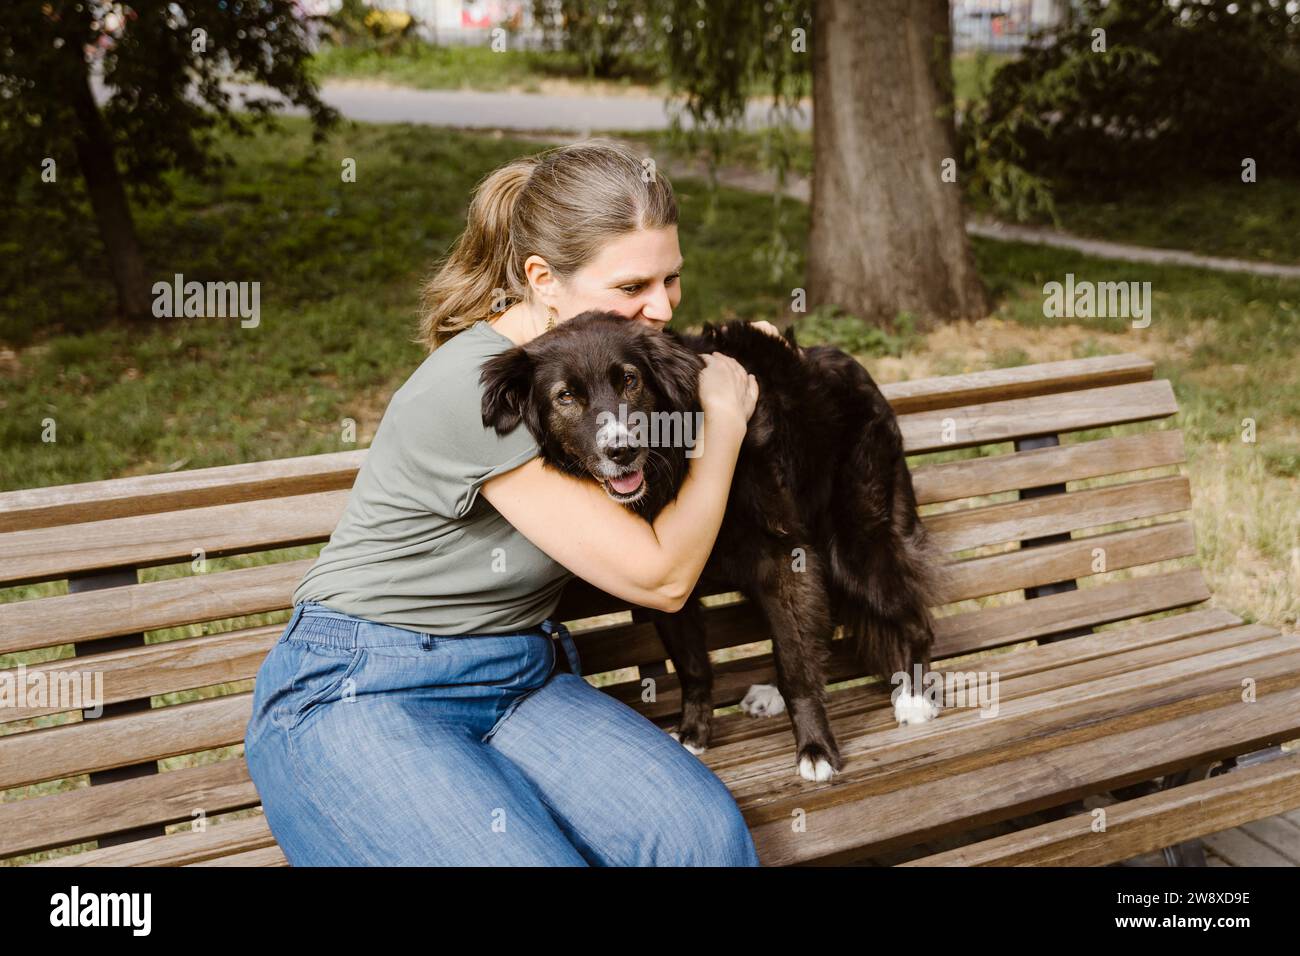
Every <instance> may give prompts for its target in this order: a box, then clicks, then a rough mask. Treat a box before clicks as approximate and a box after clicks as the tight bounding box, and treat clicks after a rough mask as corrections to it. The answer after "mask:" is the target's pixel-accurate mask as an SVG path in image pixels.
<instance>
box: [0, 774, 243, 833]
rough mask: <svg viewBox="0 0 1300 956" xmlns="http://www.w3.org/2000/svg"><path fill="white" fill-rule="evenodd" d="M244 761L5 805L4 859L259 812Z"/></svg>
mask: <svg viewBox="0 0 1300 956" xmlns="http://www.w3.org/2000/svg"><path fill="white" fill-rule="evenodd" d="M259 802H260V801H259V798H258V795H257V788H256V787H254V786H253V781H252V779H251V778H250V777H249V776H248V766H247V764H245V762H244V758H242V757H236V758H231V759H229V760H221V761H218V762H217V763H212V764H204V765H202V766H198V767H184V768H181V769H179V770H168V771H164V772H162V773H156V774H148V775H147V776H142V777H133V778H131V779H129V780H117V781H113V782H111V783H101V784H97V785H96V786H93V787H79V788H77V789H76V790H68V791H65V792H63V793H54V794H50V795H49V796H44V797H28V798H27V799H25V800H15V801H9V802H5V803H0V858H3V857H7V856H15V855H18V854H24V853H33V852H36V851H38V850H45V849H49V848H51V847H56V846H66V845H71V844H76V843H81V842H85V841H87V840H93V839H96V838H97V837H100V836H104V835H106V834H111V833H120V832H122V831H125V830H133V829H137V828H139V827H145V826H150V825H157V824H171V823H180V822H183V821H185V820H190V819H192V818H193V814H194V811H195V810H198V809H202V810H203V812H204V813H205V814H207V815H208V816H213V815H215V814H218V813H225V812H227V811H230V810H242V809H244V808H245V807H253V806H257V804H258V803H259Z"/></svg>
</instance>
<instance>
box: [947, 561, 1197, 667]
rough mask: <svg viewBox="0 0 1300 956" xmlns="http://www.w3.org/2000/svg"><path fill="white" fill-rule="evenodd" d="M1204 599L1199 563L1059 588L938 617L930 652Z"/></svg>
mask: <svg viewBox="0 0 1300 956" xmlns="http://www.w3.org/2000/svg"><path fill="white" fill-rule="evenodd" d="M1209 599H1210V589H1209V588H1208V587H1207V586H1206V584H1205V576H1204V575H1203V574H1202V573H1201V570H1200V569H1199V568H1188V569H1185V570H1182V571H1171V572H1169V573H1166V574H1159V575H1147V576H1145V577H1140V578H1132V579H1130V580H1126V581H1116V582H1113V583H1109V584H1103V585H1099V586H1097V587H1084V588H1080V589H1079V590H1077V591H1063V592H1061V593H1059V594H1051V595H1046V596H1043V597H1037V598H1034V599H1033V600H1026V601H1020V602H1017V603H1015V604H1006V605H1002V606H999V607H989V608H983V609H981V610H979V611H969V612H966V613H964V614H952V615H949V616H947V617H941V618H939V619H938V620H937V621H936V622H935V642H934V655H935V656H936V657H947V656H950V655H953V654H965V653H968V652H970V651H975V650H982V649H985V648H990V647H997V646H998V645H999V644H1007V643H1011V642H1013V641H1029V640H1034V639H1037V638H1042V637H1050V636H1052V635H1054V634H1063V633H1065V632H1067V631H1074V630H1076V629H1078V628H1082V627H1096V626H1098V625H1101V624H1113V623H1115V622H1116V621H1126V620H1128V619H1130V618H1135V617H1141V616H1142V615H1144V614H1156V613H1158V612H1160V611H1168V610H1171V609H1173V608H1179V607H1187V606H1188V605H1191V604H1200V603H1201V602H1202V601H1208V600H1209ZM1089 639H1090V638H1089Z"/></svg>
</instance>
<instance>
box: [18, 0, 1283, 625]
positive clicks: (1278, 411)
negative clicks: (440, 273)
mask: <svg viewBox="0 0 1300 956" xmlns="http://www.w3.org/2000/svg"><path fill="white" fill-rule="evenodd" d="M593 135H601V136H610V137H614V138H619V139H623V140H626V141H628V142H630V143H633V144H634V145H635V147H636V148H637V149H638V150H639V151H640V153H641V154H642V155H643V156H645V157H646V158H647V159H648V160H650V161H653V162H654V163H656V164H657V165H658V166H659V168H660V169H662V170H663V171H665V172H666V173H667V174H668V175H669V177H670V178H671V179H672V181H673V183H674V186H675V188H676V191H677V193H678V198H679V203H680V209H681V226H680V235H681V243H682V248H683V252H684V254H685V257H686V265H685V269H684V272H683V277H682V283H683V290H684V297H683V301H682V304H681V307H680V309H679V310H678V313H677V316H676V318H675V320H674V324H675V325H677V326H679V327H685V326H691V325H697V324H699V323H702V322H706V321H721V320H727V319H768V320H770V321H773V322H776V323H778V324H780V325H782V326H787V325H793V326H794V327H795V329H796V334H797V335H798V337H799V339H800V341H801V342H805V343H809V342H814V341H822V342H829V343H831V344H834V345H837V346H839V347H841V348H844V349H846V350H848V351H850V352H852V353H853V354H855V355H856V356H858V357H859V358H860V360H861V361H863V362H864V364H865V365H866V366H867V367H868V368H869V369H870V371H871V372H872V374H873V375H874V376H875V377H876V379H877V380H878V381H881V382H885V381H896V380H900V379H904V378H917V377H923V376H930V375H946V374H953V373H959V372H965V371H973V370H977V369H985V368H993V367H1004V366H1014V365H1021V364H1026V363H1030V362H1040V361H1050V360H1056V359H1067V358H1075V357H1084V356H1090V355H1100V354H1107V353H1119V352H1136V353H1139V354H1142V355H1145V356H1148V357H1150V358H1152V359H1153V360H1155V362H1156V364H1157V369H1156V373H1157V376H1159V377H1168V378H1170V379H1171V380H1172V381H1173V383H1174V386H1175V389H1176V391H1177V394H1178V398H1179V402H1180V405H1181V409H1182V411H1181V414H1180V416H1179V420H1178V421H1177V423H1176V425H1177V426H1178V427H1181V428H1183V429H1184V430H1185V431H1186V433H1187V438H1188V454H1189V465H1188V468H1189V472H1190V474H1191V477H1192V481H1193V486H1194V501H1195V508H1196V515H1195V519H1196V524H1197V527H1198V544H1199V547H1200V550H1201V560H1202V561H1203V562H1204V564H1205V567H1206V571H1207V574H1208V575H1209V576H1210V578H1211V587H1212V589H1213V590H1214V591H1215V593H1216V595H1217V596H1218V598H1219V599H1220V600H1222V601H1223V603H1224V605H1225V606H1228V607H1231V608H1233V609H1234V610H1235V611H1237V612H1238V613H1248V614H1249V613H1253V614H1254V615H1255V616H1256V617H1257V618H1258V619H1260V620H1264V621H1266V622H1268V623H1271V624H1273V625H1274V626H1278V627H1283V628H1286V629H1291V630H1293V629H1294V628H1295V626H1296V620H1297V614H1298V612H1300V596H1298V595H1300V516H1298V509H1297V508H1296V504H1295V502H1296V501H1297V492H1300V487H1297V486H1298V485H1300V387H1298V385H1300V371H1298V366H1297V357H1298V355H1297V353H1298V351H1300V350H1298V349H1297V345H1298V344H1300V3H1297V0H1237V2H1219V0H1204V2H1199V0H1183V2H1177V0H1110V2H1108V3H1102V2H1092V0H1089V2H1069V0H955V2H952V3H949V2H947V0H913V2H907V0H878V2H871V3H856V2H846V0H767V2H753V0H746V2H740V0H719V2H709V3H703V2H697V0H644V2H635V0H536V2H531V0H514V2H511V0H474V2H470V0H373V2H368V0H367V2H363V0H298V2H294V0H205V2H180V0H178V2H154V0H139V2H133V3H111V2H101V0H81V2H80V3H72V2H59V0H50V2H39V0H24V2H22V3H8V4H4V5H3V7H0V164H2V166H3V169H4V171H5V176H4V177H3V180H2V181H0V204H3V206H2V208H3V215H2V216H0V490H10V489H17V488H29V487H37V486H43V485H52V484H61V483H67V482H77V481H90V480H96V479H102V478H111V477H118V476H123V475H133V474H148V473H156V472H163V471H168V470H178V469H188V468H198V467H204V466H210V465H221V464H234V463H238V462H246V461H256V460H265V459H271V458H281V457H288V456H293V455H304V454H314V453H322V452H330V451H339V450H346V449H349V448H355V447H365V446H366V445H367V444H368V443H369V441H370V439H371V437H372V436H373V433H374V429H375V427H376V426H377V424H378V422H379V419H380V416H381V415H382V413H383V411H384V408H385V406H386V404H387V401H388V399H389V397H390V396H391V394H392V393H393V391H394V390H395V389H396V388H397V387H398V386H399V385H400V384H401V383H402V382H403V381H405V379H406V378H407V377H408V376H409V375H410V373H411V372H412V371H413V370H414V369H415V367H416V366H417V365H418V364H419V363H420V362H421V361H422V360H423V359H424V357H425V354H424V352H423V350H422V349H421V348H420V347H419V346H418V345H416V344H414V342H413V341H412V338H413V336H414V329H415V322H416V307H417V301H418V293H419V286H420V282H421V279H422V278H423V276H425V275H426V274H427V272H428V271H429V269H430V268H431V267H432V265H433V264H434V263H435V262H436V261H437V259H438V258H439V257H440V256H442V255H443V254H444V253H445V252H446V251H447V249H448V246H449V244H450V243H451V242H452V241H453V240H454V239H455V237H456V235H457V234H458V233H459V231H460V229H461V227H462V225H463V222H464V215H465V209H466V204H467V202H468V198H469V196H470V193H471V191H472V189H473V187H474V185H475V184H476V183H477V182H478V181H479V180H480V179H481V178H482V177H483V176H484V175H486V174H487V173H488V172H489V171H490V170H492V169H493V168H495V167H496V166H498V165H500V164H502V163H504V162H506V161H508V160H510V159H512V158H514V157H516V156H519V155H522V154H526V153H531V152H535V151H537V150H540V149H543V148H545V147H546V146H548V145H551V144H553V143H558V142H572V141H574V140H578V139H583V138H586V137H589V136H593ZM177 275H181V276H183V277H184V281H186V282H190V281H198V282H205V283H206V282H221V283H230V282H233V283H249V284H251V283H257V284H258V289H259V299H258V301H259V309H260V312H259V316H258V321H257V323H256V324H255V325H249V324H247V323H244V322H241V321H240V319H239V318H237V317H236V318H230V317H189V318H184V317H167V316H166V315H159V310H158V308H157V300H158V294H157V293H156V292H155V284H157V283H160V282H161V283H164V284H170V283H172V282H173V280H174V278H175V277H176V276H177ZM1067 275H1072V276H1074V277H1075V278H1076V279H1078V280H1087V281H1093V282H1103V281H1104V282H1112V281H1113V282H1136V283H1150V289H1151V302H1150V303H1149V317H1150V319H1151V321H1150V322H1149V324H1147V325H1146V326H1145V327H1135V325H1134V321H1133V319H1134V317H1133V316H1130V315H1096V316H1087V315H1079V316H1074V317H1068V318H1067V317H1062V316H1060V315H1056V314H1049V313H1051V312H1052V310H1051V309H1049V308H1047V307H1045V297H1046V296H1045V289H1044V287H1045V285H1047V284H1048V283H1051V282H1063V281H1065V279H1066V276H1067ZM51 418H53V419H54V420H56V421H57V423H58V440H57V441H48V440H43V439H42V431H43V424H42V423H43V422H45V421H46V420H47V419H51ZM1248 421H1249V422H1250V423H1251V424H1250V425H1249V426H1248V425H1247V422H1248ZM348 422H351V423H354V424H355V429H352V430H349V429H348V428H347V427H346V423H348ZM961 454H966V453H960V452H955V453H950V454H949V457H955V456H960V455H961Z"/></svg>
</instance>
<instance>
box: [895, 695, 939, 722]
mask: <svg viewBox="0 0 1300 956" xmlns="http://www.w3.org/2000/svg"><path fill="white" fill-rule="evenodd" d="M937 716H939V708H938V707H936V706H935V705H934V704H933V703H931V702H930V700H929V698H927V697H925V695H923V694H899V695H898V699H897V700H896V701H894V719H895V720H897V721H898V723H899V726H902V725H904V724H923V723H925V722H926V721H927V720H933V719H934V718H935V717H937Z"/></svg>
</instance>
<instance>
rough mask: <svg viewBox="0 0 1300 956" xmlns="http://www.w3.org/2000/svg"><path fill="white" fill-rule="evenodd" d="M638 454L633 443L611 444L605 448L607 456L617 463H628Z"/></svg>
mask: <svg viewBox="0 0 1300 956" xmlns="http://www.w3.org/2000/svg"><path fill="white" fill-rule="evenodd" d="M635 454H636V449H635V448H633V447H632V446H631V445H611V446H610V447H609V448H606V449H605V457H606V458H608V459H609V460H610V461H612V462H613V463H614V464H616V465H626V464H627V463H628V462H630V461H631V460H632V458H633V456H634V455H635Z"/></svg>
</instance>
